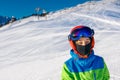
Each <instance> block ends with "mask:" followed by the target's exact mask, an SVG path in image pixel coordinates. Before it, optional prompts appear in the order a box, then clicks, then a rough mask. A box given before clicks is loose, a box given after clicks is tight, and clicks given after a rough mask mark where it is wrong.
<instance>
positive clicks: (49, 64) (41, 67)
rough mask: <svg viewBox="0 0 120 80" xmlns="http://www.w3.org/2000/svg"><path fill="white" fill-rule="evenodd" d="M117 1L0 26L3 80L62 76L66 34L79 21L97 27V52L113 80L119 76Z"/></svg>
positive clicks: (48, 79) (53, 79)
mask: <svg viewBox="0 0 120 80" xmlns="http://www.w3.org/2000/svg"><path fill="white" fill-rule="evenodd" d="M118 2H119V0H109V2H108V0H103V1H98V2H95V1H94V2H91V3H89V2H87V3H85V4H80V5H77V6H75V7H71V8H68V9H65V10H59V11H57V12H55V13H50V14H49V15H47V17H40V18H37V17H35V16H32V17H29V18H25V19H21V20H19V21H16V22H14V23H10V24H8V25H6V26H4V27H2V28H0V43H1V45H0V80H60V76H61V69H62V65H63V63H64V62H65V61H66V60H67V59H69V58H70V54H69V51H70V49H71V48H70V46H69V42H68V40H67V36H68V34H69V32H70V29H71V28H72V27H74V26H77V25H87V26H90V27H91V28H93V29H94V30H95V42H96V43H95V47H94V51H95V53H96V54H97V55H100V56H102V57H104V59H105V61H106V64H107V66H108V68H109V70H110V75H111V79H110V80H120V69H119V68H120V63H119V60H120V59H119V56H120V54H119V53H120V50H119V49H120V42H119V41H120V37H119V34H120V15H119V14H120V6H119V5H118V4H119V3H120V2H119V3H118ZM38 19H39V20H38Z"/></svg>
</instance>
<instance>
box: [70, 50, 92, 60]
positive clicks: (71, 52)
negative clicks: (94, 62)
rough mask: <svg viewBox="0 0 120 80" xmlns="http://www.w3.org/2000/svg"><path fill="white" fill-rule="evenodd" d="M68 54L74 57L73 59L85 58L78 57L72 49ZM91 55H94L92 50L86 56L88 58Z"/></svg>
mask: <svg viewBox="0 0 120 80" xmlns="http://www.w3.org/2000/svg"><path fill="white" fill-rule="evenodd" d="M70 55H71V56H72V58H74V59H86V58H81V57H79V56H78V54H76V53H75V52H74V50H73V49H72V50H71V51H70ZM93 55H94V51H93V50H92V52H91V54H90V55H89V56H88V58H91V57H92V56H93Z"/></svg>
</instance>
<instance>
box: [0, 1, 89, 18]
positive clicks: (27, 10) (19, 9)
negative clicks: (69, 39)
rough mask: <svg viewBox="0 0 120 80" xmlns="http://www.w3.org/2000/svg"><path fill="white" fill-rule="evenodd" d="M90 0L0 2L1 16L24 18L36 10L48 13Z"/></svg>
mask: <svg viewBox="0 0 120 80" xmlns="http://www.w3.org/2000/svg"><path fill="white" fill-rule="evenodd" d="M86 1H90V0H0V15H2V16H9V17H11V16H15V17H17V18H21V17H23V16H27V15H31V14H32V13H35V8H37V7H40V8H44V9H45V10H46V11H49V12H50V11H56V10H59V9H63V8H68V7H72V6H75V5H77V4H81V3H84V2H86Z"/></svg>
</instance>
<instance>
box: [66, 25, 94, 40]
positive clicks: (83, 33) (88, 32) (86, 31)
mask: <svg viewBox="0 0 120 80" xmlns="http://www.w3.org/2000/svg"><path fill="white" fill-rule="evenodd" d="M93 35H94V30H93V29H90V28H89V27H83V28H78V29H76V30H74V31H72V33H71V34H70V35H69V36H68V39H69V40H70V39H71V40H73V41H76V40H79V39H80V38H81V37H92V36H93Z"/></svg>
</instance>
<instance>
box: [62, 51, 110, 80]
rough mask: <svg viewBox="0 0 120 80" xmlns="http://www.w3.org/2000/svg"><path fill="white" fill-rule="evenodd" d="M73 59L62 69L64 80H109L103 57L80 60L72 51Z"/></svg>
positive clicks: (91, 55) (93, 56)
mask: <svg viewBox="0 0 120 80" xmlns="http://www.w3.org/2000/svg"><path fill="white" fill-rule="evenodd" d="M70 53H71V55H72V58H70V59H69V60H67V61H66V62H65V63H64V65H63V69H62V80H109V78H110V75H109V71H108V68H107V66H106V64H105V62H104V60H103V58H102V57H99V56H96V55H94V52H92V54H90V55H89V57H88V58H85V59H83V58H79V57H78V55H77V54H75V53H74V51H73V50H71V52H70Z"/></svg>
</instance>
